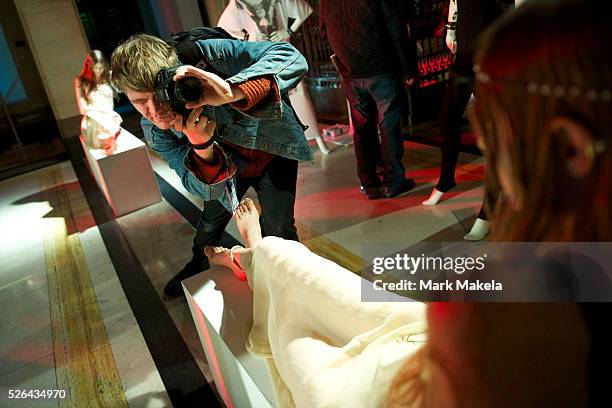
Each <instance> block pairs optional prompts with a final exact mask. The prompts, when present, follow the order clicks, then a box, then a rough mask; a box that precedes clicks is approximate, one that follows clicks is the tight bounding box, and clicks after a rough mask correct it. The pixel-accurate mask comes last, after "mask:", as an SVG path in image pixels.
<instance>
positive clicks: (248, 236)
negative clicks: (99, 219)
mask: <svg viewBox="0 0 612 408" xmlns="http://www.w3.org/2000/svg"><path fill="white" fill-rule="evenodd" d="M235 214H236V225H237V226H238V231H240V236H241V237H242V239H243V240H244V243H245V244H246V246H247V248H253V247H254V246H255V245H257V243H258V242H259V241H261V227H260V226H259V211H257V207H255V203H254V202H253V200H251V199H250V198H245V199H244V200H242V202H241V203H240V205H239V206H238V208H237V209H236V211H235Z"/></svg>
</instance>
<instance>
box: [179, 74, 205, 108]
mask: <svg viewBox="0 0 612 408" xmlns="http://www.w3.org/2000/svg"><path fill="white" fill-rule="evenodd" d="M175 95H176V99H177V100H178V101H179V102H181V103H189V102H197V101H199V100H200V98H201V97H202V84H200V81H199V80H197V79H196V78H182V79H179V80H178V81H177V82H176V88H175Z"/></svg>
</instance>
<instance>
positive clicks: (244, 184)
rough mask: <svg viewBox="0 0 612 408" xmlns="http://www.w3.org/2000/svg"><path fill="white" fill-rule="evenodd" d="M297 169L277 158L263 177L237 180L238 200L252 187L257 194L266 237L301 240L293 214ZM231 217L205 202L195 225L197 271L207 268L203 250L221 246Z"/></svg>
mask: <svg viewBox="0 0 612 408" xmlns="http://www.w3.org/2000/svg"><path fill="white" fill-rule="evenodd" d="M297 169H298V162H297V161H296V160H291V159H287V158H285V157H281V156H276V157H274V158H273V159H272V161H270V163H268V165H267V166H266V167H265V168H264V170H263V172H262V174H261V175H260V176H257V177H246V178H240V177H238V178H237V179H236V190H237V191H236V195H237V197H238V199H239V200H241V199H242V197H243V196H244V194H245V193H246V191H247V190H248V189H249V187H253V188H254V189H255V192H257V198H258V199H259V204H260V205H261V216H260V224H261V229H262V234H263V235H264V236H267V235H272V236H277V237H281V238H285V239H290V240H294V241H297V240H298V236H297V229H296V228H295V218H294V213H293V209H294V208H293V207H294V204H295V191H296V181H297ZM232 215H233V214H232V213H230V212H228V211H227V210H226V209H225V207H224V206H223V205H222V204H221V202H220V201H218V200H212V201H205V202H204V210H203V211H202V214H201V215H200V219H199V220H198V223H197V225H196V235H195V238H194V239H193V247H192V251H193V259H192V260H191V263H193V265H194V266H195V267H198V268H201V269H206V268H207V267H208V259H207V258H206V256H205V255H204V247H205V246H208V245H217V244H218V243H219V240H220V239H221V235H222V234H223V231H224V230H225V227H226V226H227V224H228V223H229V221H230V219H231V218H232Z"/></svg>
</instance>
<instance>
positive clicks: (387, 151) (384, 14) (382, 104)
mask: <svg viewBox="0 0 612 408" xmlns="http://www.w3.org/2000/svg"><path fill="white" fill-rule="evenodd" d="M319 19H320V24H321V33H322V35H324V36H326V37H327V40H328V41H329V44H330V46H331V48H332V50H333V51H334V52H335V56H336V57H335V63H336V65H337V68H338V70H339V72H340V75H341V76H342V83H343V88H344V90H345V92H346V94H347V98H348V101H349V105H350V109H351V115H352V118H353V127H354V139H355V155H356V157H357V174H358V176H359V180H360V182H361V190H362V192H363V193H364V194H365V195H366V196H367V198H368V199H370V200H374V199H378V198H383V197H386V198H390V197H395V196H397V195H400V194H403V193H406V192H408V191H410V190H411V189H412V188H414V185H415V183H414V180H412V179H406V177H405V174H404V166H403V164H402V157H403V155H404V140H403V136H402V134H401V117H402V101H403V99H404V89H403V87H404V86H410V85H412V84H414V81H415V78H416V75H417V55H416V46H415V42H414V39H413V38H412V36H411V35H410V33H409V32H408V28H407V26H406V25H405V23H404V19H403V18H402V13H401V10H400V7H399V4H398V2H397V1H394V0H381V1H369V0H354V1H340V0H321V3H320V12H319ZM377 128H378V130H380V142H379V139H378V131H377ZM379 157H382V160H383V162H384V171H383V179H382V181H381V179H380V178H379V177H378V175H377V174H376V162H377V159H378V158H379Z"/></svg>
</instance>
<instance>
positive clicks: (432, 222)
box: [0, 143, 483, 407]
mask: <svg viewBox="0 0 612 408" xmlns="http://www.w3.org/2000/svg"><path fill="white" fill-rule="evenodd" d="M313 149H315V150H316V147H314V146H313ZM333 149H334V150H333V152H332V153H331V154H330V155H329V156H322V155H321V154H320V152H318V151H316V153H315V163H314V164H308V163H302V164H300V170H299V175H298V198H297V202H296V221H297V223H298V231H299V232H300V233H301V234H302V239H303V240H305V241H307V242H309V243H310V245H309V247H310V248H311V249H313V250H315V251H319V250H320V251H319V252H320V253H322V254H324V255H325V256H327V257H328V258H331V259H332V260H335V261H337V262H342V260H343V258H346V257H347V256H348V257H349V258H351V257H352V258H353V259H354V260H357V261H361V260H363V259H364V258H366V259H365V261H366V262H367V261H368V259H367V256H365V255H363V254H364V250H363V249H364V246H366V245H368V244H376V245H377V246H378V248H382V249H381V250H382V251H383V252H385V253H379V254H378V255H379V256H382V255H387V254H391V253H394V252H396V251H398V250H400V249H403V248H406V247H408V246H410V245H412V244H414V243H417V242H420V241H422V240H426V239H429V240H436V241H455V240H461V239H462V236H463V235H464V234H465V232H466V228H469V227H470V226H471V222H472V220H473V218H474V216H475V214H476V213H477V211H478V209H479V207H480V203H481V198H482V191H481V180H482V178H483V160H482V158H480V157H477V156H474V155H470V154H462V155H461V157H460V162H459V166H458V169H457V176H458V177H457V178H458V184H459V185H458V187H457V188H456V190H455V191H454V192H451V193H450V194H448V199H446V200H444V201H442V202H441V203H440V204H439V205H437V206H435V207H424V206H421V205H420V202H421V201H423V200H424V199H426V198H427V196H428V194H429V192H430V191H431V188H432V187H433V182H435V178H436V176H437V172H438V170H437V167H438V165H439V150H438V149H437V148H434V147H429V146H425V145H419V144H414V143H406V149H407V150H406V155H405V165H406V168H407V173H408V176H410V177H414V178H415V179H416V181H417V188H416V189H415V190H414V191H412V192H411V193H409V194H407V195H405V196H402V197H398V198H393V199H385V200H376V201H368V200H366V199H365V198H364V196H362V195H361V193H360V192H359V190H358V186H359V184H358V181H357V177H356V175H355V158H354V153H353V149H352V147H333ZM151 161H152V163H153V167H154V170H155V171H156V172H157V174H158V175H159V176H161V177H162V178H163V179H164V180H166V181H167V182H168V183H169V184H170V185H172V186H173V187H174V188H175V189H176V190H177V191H179V192H180V193H181V194H183V195H184V196H185V197H187V199H188V200H190V201H191V202H192V203H193V204H195V205H196V206H197V207H198V208H201V207H202V201H201V200H200V199H198V198H197V197H194V196H192V195H190V194H189V193H187V192H186V191H185V190H184V188H183V187H182V186H181V185H180V181H179V179H178V177H177V176H176V175H175V174H174V173H173V171H172V170H170V169H169V168H168V167H167V165H166V164H165V163H164V162H162V161H161V160H160V159H159V158H157V157H155V155H153V154H152V155H151ZM0 191H1V194H0V208H1V210H0V211H1V212H0V262H1V264H0V407H19V406H24V407H28V406H33V405H32V400H8V399H7V392H8V390H9V389H54V388H58V386H59V384H61V378H60V376H59V375H58V371H59V370H60V367H57V364H58V362H59V361H62V360H61V358H59V357H60V356H58V355H57V353H58V348H57V346H58V345H57V344H55V345H54V339H55V336H54V333H53V330H56V329H54V327H56V326H54V322H53V321H52V320H53V315H52V307H53V305H52V304H50V291H52V290H54V289H53V288H49V285H48V276H50V275H49V270H48V269H49V265H50V264H49V257H50V252H49V251H50V249H49V248H50V247H49V245H48V240H49V236H48V234H49V225H51V224H53V225H56V224H57V223H58V222H59V223H65V225H66V228H67V231H66V234H67V237H68V238H67V240H72V241H71V242H73V243H74V242H76V243H77V244H78V245H79V246H80V248H82V254H83V257H84V262H83V265H84V266H82V267H80V269H81V270H80V273H81V275H80V276H81V277H82V279H85V280H88V279H89V280H90V281H91V286H92V287H93V290H94V293H95V296H94V298H95V302H96V303H97V307H98V308H99V311H100V314H101V318H102V321H103V323H104V329H105V331H106V335H107V339H108V340H107V341H108V343H109V344H110V348H111V349H112V356H113V357H114V362H115V366H116V372H117V373H118V376H119V378H120V389H122V391H123V392H124V394H125V399H126V400H127V404H128V405H129V406H130V407H165V406H171V400H172V399H171V397H170V396H169V393H168V392H167V391H166V389H165V386H164V382H163V381H162V378H161V377H160V374H159V371H158V367H156V365H155V362H154V358H153V357H152V355H151V353H150V352H149V349H148V348H147V342H146V339H145V337H144V335H143V331H142V330H141V327H139V324H138V322H137V319H136V318H135V315H134V313H133V312H132V308H131V307H130V303H129V302H128V298H127V297H126V294H125V292H124V289H123V287H122V284H121V282H120V279H119V278H118V276H117V273H116V270H115V267H114V266H113V262H112V261H111V257H110V256H109V253H108V251H107V247H106V245H105V242H104V240H103V239H102V236H101V232H100V227H99V226H97V225H95V221H94V218H93V216H92V214H91V212H90V209H89V207H88V204H87V200H86V199H85V196H84V194H83V192H82V191H81V185H80V184H79V183H78V180H77V177H76V175H75V171H74V169H73V167H72V165H71V164H70V163H69V162H64V163H62V164H59V165H55V166H51V167H47V168H44V169H41V170H38V171H34V172H31V173H29V174H26V175H22V176H18V177H15V178H12V179H9V180H5V181H3V182H2V183H0ZM249 194H251V193H249ZM61 197H64V199H65V200H66V198H67V203H66V202H62V201H61ZM62 206H63V207H64V208H69V210H70V214H69V215H67V214H66V213H65V210H63V211H64V213H62V212H61V211H58V210H57V208H59V207H62ZM66 206H67V207H66ZM117 222H118V225H119V227H120V229H121V231H122V233H123V234H124V236H125V237H126V239H127V242H128V243H129V246H130V247H131V250H132V251H133V252H134V254H135V255H136V258H137V261H138V262H139V263H140V265H142V269H143V270H144V271H145V273H146V275H147V276H148V279H149V280H150V281H151V283H152V285H153V288H154V289H155V292H156V293H157V295H158V296H159V298H160V299H161V301H162V302H163V305H164V306H165V309H166V310H167V312H168V315H169V316H170V318H171V321H172V322H173V323H174V325H175V326H176V328H177V330H178V332H179V333H180V335H181V336H182V338H183V340H184V342H185V344H186V346H187V348H188V350H189V351H190V352H191V355H192V356H193V359H194V360H195V362H196V364H197V366H198V367H199V368H200V371H201V373H202V376H203V377H204V378H205V379H206V381H211V378H212V377H211V374H210V369H209V367H208V364H207V363H206V360H205V357H204V352H203V350H202V347H201V345H200V343H199V340H198V338H197V334H196V331H195V328H194V325H193V321H192V318H191V314H190V312H189V310H188V307H187V304H186V303H185V300H184V299H182V298H179V299H173V300H168V299H164V298H163V295H162V289H163V286H164V284H165V283H166V281H167V280H168V279H169V278H170V277H171V276H172V275H173V274H174V273H176V272H177V271H178V270H179V269H180V268H181V267H182V266H183V265H184V263H185V262H186V261H187V260H188V259H189V258H190V252H191V240H192V238H193V228H192V227H191V225H190V224H189V223H188V222H187V221H186V220H185V219H184V218H183V217H182V216H181V214H179V212H177V210H176V209H175V208H173V207H172V206H171V205H170V204H169V203H168V202H167V201H166V200H163V201H162V202H160V203H157V204H155V205H152V206H150V207H148V208H145V209H142V210H139V211H136V212H134V213H131V214H128V215H126V216H123V217H120V218H119V219H118V220H117ZM61 225H64V224H61ZM227 231H228V232H229V233H230V234H231V235H233V236H234V237H238V235H237V233H236V227H235V224H234V223H233V222H232V223H230V225H229V226H228V230H227ZM70 237H72V238H70ZM75 238H76V240H75ZM46 243H47V244H46ZM323 243H325V244H323ZM307 245H308V243H307ZM323 245H325V246H326V247H325V248H323ZM366 252H367V251H366ZM56 255H57V254H56ZM75 267H76V266H75ZM61 273H62V271H59V274H60V278H61ZM55 341H56V342H57V340H55ZM47 405H48V406H58V401H57V400H39V401H37V403H36V406H37V407H38V406H47Z"/></svg>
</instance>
